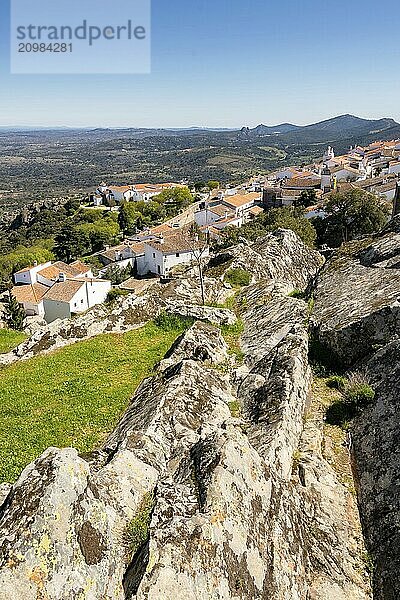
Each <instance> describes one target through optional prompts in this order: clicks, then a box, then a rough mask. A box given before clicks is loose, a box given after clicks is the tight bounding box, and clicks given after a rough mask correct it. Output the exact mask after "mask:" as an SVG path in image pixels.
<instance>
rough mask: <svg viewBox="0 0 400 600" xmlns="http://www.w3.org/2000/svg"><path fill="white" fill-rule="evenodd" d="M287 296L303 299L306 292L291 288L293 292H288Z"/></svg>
mask: <svg viewBox="0 0 400 600" xmlns="http://www.w3.org/2000/svg"><path fill="white" fill-rule="evenodd" d="M288 297H289V298H297V299H298V300H305V298H306V294H305V292H302V291H301V290H298V289H295V290H293V292H290V294H288Z"/></svg>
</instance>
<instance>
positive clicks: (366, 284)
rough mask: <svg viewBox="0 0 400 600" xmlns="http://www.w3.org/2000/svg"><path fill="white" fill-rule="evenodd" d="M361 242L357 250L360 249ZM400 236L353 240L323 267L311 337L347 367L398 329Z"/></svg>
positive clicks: (383, 234) (383, 235)
mask: <svg viewBox="0 0 400 600" xmlns="http://www.w3.org/2000/svg"><path fill="white" fill-rule="evenodd" d="M360 245H361V249H360ZM399 255H400V234H398V233H396V232H392V231H385V230H384V232H383V233H382V235H380V236H379V237H377V238H376V239H373V240H367V241H362V242H361V244H360V242H353V243H350V244H348V245H347V247H345V248H344V249H341V250H339V251H338V252H337V254H336V255H335V256H334V257H333V258H332V259H331V260H330V261H329V262H328V263H327V265H326V267H325V268H323V269H322V271H321V273H320V275H319V277H318V284H317V286H316V289H315V292H314V298H315V307H314V312H313V316H312V324H313V330H314V335H315V336H316V337H317V338H318V340H319V341H320V342H321V343H322V344H323V345H324V346H325V347H326V348H328V349H329V351H330V352H332V353H333V355H334V356H335V357H336V360H337V362H338V363H341V364H342V365H344V366H350V365H351V364H353V363H355V362H356V361H357V360H359V359H361V358H363V357H365V356H368V355H369V354H371V352H372V351H373V350H374V348H375V347H376V346H383V345H385V344H386V343H388V342H389V341H390V340H391V339H392V338H393V336H395V335H398V332H399V330H400V268H399V264H398V263H399Z"/></svg>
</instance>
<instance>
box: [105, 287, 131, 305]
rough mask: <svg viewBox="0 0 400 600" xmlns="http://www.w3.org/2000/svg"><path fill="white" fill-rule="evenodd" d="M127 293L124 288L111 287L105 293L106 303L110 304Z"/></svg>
mask: <svg viewBox="0 0 400 600" xmlns="http://www.w3.org/2000/svg"><path fill="white" fill-rule="evenodd" d="M127 295H128V292H127V291H126V290H121V289H120V288H112V289H111V290H110V291H109V292H108V294H107V298H106V304H112V303H113V302H115V300H116V299H117V298H120V297H121V296H127Z"/></svg>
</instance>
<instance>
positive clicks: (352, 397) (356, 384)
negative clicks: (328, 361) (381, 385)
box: [326, 373, 375, 429]
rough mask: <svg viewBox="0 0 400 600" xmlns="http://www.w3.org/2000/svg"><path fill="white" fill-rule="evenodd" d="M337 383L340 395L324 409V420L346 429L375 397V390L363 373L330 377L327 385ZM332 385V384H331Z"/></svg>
mask: <svg viewBox="0 0 400 600" xmlns="http://www.w3.org/2000/svg"><path fill="white" fill-rule="evenodd" d="M332 383H333V384H334V385H335V384H337V389H338V390H339V392H340V397H339V398H338V399H337V400H336V401H335V402H334V403H333V404H332V405H331V406H330V407H329V408H328V410H327V411H326V422H327V423H328V424H329V425H337V426H338V427H342V428H343V429H348V427H349V426H350V423H351V421H352V420H353V419H354V417H356V416H357V415H359V414H360V413H361V412H362V410H363V409H364V408H365V407H366V406H369V405H370V404H371V403H372V402H373V401H374V399H375V390H374V389H373V388H372V387H371V386H370V385H369V383H368V379H367V377H366V376H365V375H364V374H363V373H352V374H351V375H350V376H349V377H348V378H344V377H330V378H329V379H328V382H327V385H331V387H332ZM333 387H334V386H333Z"/></svg>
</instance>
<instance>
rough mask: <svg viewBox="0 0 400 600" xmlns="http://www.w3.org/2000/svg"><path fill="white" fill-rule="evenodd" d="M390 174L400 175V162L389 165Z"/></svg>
mask: <svg viewBox="0 0 400 600" xmlns="http://www.w3.org/2000/svg"><path fill="white" fill-rule="evenodd" d="M388 172H389V173H396V174H397V173H400V161H397V160H395V161H392V162H390V163H389V170H388Z"/></svg>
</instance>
